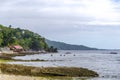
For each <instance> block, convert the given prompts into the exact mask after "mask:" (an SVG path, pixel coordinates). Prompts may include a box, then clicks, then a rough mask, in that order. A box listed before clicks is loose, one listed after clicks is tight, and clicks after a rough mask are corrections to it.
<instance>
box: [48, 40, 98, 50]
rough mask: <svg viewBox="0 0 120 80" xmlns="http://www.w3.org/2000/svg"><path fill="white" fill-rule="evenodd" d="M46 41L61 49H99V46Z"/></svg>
mask: <svg viewBox="0 0 120 80" xmlns="http://www.w3.org/2000/svg"><path fill="white" fill-rule="evenodd" d="M46 43H47V44H48V45H49V46H54V47H56V48H57V49H59V50H97V48H90V47H87V46H83V45H71V44H66V43H63V42H56V41H51V40H48V39H46Z"/></svg>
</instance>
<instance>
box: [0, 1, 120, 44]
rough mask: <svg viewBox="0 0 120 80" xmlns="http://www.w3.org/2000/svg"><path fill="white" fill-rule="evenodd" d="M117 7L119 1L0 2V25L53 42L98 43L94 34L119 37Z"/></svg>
mask: <svg viewBox="0 0 120 80" xmlns="http://www.w3.org/2000/svg"><path fill="white" fill-rule="evenodd" d="M119 4H120V1H119V0H0V13H1V14H0V23H1V24H4V25H10V24H11V25H13V27H21V28H25V29H29V30H32V31H34V32H37V33H39V34H41V35H43V36H45V37H47V38H49V39H53V40H57V39H58V40H63V41H65V42H67V41H68V42H73V43H76V42H78V43H81V44H86V43H87V41H86V40H87V39H90V37H93V38H92V40H93V39H94V40H96V42H98V43H100V41H99V40H98V39H96V37H97V35H99V36H101V37H102V38H105V39H106V38H107V36H109V34H114V35H117V36H118V35H120V33H119V32H120V28H119V26H120V5H119ZM104 34H105V35H104ZM57 35H59V37H58V36H57ZM79 35H82V37H78V40H77V41H73V38H77V36H79ZM67 36H69V38H68V37H67ZM67 38H68V39H67ZM81 38H82V41H81ZM108 39H110V37H109V38H108ZM106 40H107V39H106ZM84 41H85V42H86V43H85V42H84ZM91 42H92V41H91ZM111 42H112V41H111ZM116 42H117V41H116ZM88 44H90V42H88Z"/></svg>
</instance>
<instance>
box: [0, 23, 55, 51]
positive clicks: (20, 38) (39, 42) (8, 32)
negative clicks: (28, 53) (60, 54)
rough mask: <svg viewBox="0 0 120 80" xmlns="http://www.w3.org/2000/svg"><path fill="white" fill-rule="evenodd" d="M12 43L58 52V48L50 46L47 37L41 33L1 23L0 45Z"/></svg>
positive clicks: (31, 48) (35, 49) (29, 48)
mask: <svg viewBox="0 0 120 80" xmlns="http://www.w3.org/2000/svg"><path fill="white" fill-rule="evenodd" d="M11 45H20V46H22V47H23V48H24V50H33V51H38V50H45V51H49V52H57V48H54V47H53V46H50V47H49V46H48V45H47V43H46V42H45V38H44V37H42V36H41V35H39V34H37V33H34V32H32V31H29V30H25V29H20V28H12V25H9V27H6V26H3V25H0V47H6V46H11Z"/></svg>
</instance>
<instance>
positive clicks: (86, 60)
mask: <svg viewBox="0 0 120 80" xmlns="http://www.w3.org/2000/svg"><path fill="white" fill-rule="evenodd" d="M13 58H14V59H22V60H36V59H41V60H47V61H42V62H40V61H37V62H23V61H22V62H20V61H17V62H9V63H10V64H22V65H25V66H35V67H61V66H62V67H82V68H88V69H89V70H93V71H95V72H97V73H98V74H99V77H95V78H80V77H71V78H68V77H64V78H63V77H59V78H58V77H53V78H46V80H120V50H59V52H58V53H46V54H45V53H44V54H34V55H26V56H16V57H13Z"/></svg>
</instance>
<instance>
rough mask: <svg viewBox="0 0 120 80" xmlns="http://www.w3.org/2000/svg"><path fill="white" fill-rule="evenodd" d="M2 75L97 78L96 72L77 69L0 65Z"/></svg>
mask: <svg viewBox="0 0 120 80" xmlns="http://www.w3.org/2000/svg"><path fill="white" fill-rule="evenodd" d="M0 69H1V72H2V73H5V74H14V75H25V76H69V77H97V76H99V75H98V74H97V73H96V72H94V71H91V70H88V69H85V68H76V67H32V66H23V65H11V64H0Z"/></svg>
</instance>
